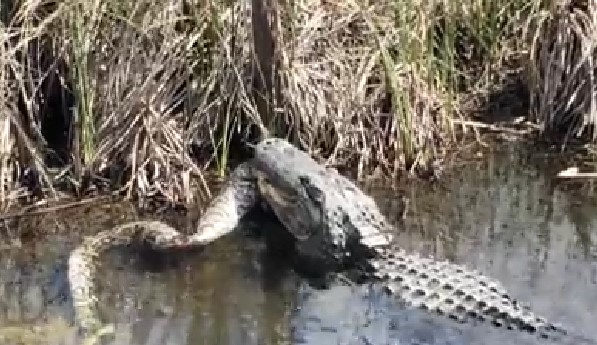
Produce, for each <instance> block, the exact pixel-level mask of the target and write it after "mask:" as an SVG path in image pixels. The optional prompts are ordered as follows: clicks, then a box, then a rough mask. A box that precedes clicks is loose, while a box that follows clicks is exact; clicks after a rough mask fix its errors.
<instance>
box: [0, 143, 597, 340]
mask: <svg viewBox="0 0 597 345" xmlns="http://www.w3.org/2000/svg"><path fill="white" fill-rule="evenodd" d="M554 162H555V160H554V157H553V156H551V155H548V154H541V153H530V152H527V151H524V150H520V149H514V148H508V147H506V148H504V149H503V150H500V152H497V153H495V154H491V155H489V156H488V157H486V158H483V159H482V160H478V161H472V162H467V163H466V164H463V165H462V166H460V167H457V168H455V169H453V171H452V172H451V173H450V175H449V176H446V177H445V178H444V179H443V180H442V182H441V184H436V185H433V186H429V185H422V186H404V187H403V192H404V193H405V195H406V196H407V197H408V199H409V200H410V204H409V208H408V212H407V217H406V219H405V220H404V221H400V222H399V223H400V225H399V226H398V227H397V228H398V230H397V232H398V236H399V240H400V243H401V244H402V245H403V246H404V247H406V248H407V249H409V250H417V251H420V252H424V253H429V254H433V255H435V256H438V257H440V258H449V259H450V260H452V261H455V262H458V263H461V264H465V265H467V266H469V267H473V268H477V269H479V270H481V271H483V272H484V273H486V274H488V275H490V276H492V277H494V278H496V279H498V280H500V281H502V282H503V284H504V285H505V286H506V287H507V288H508V289H509V290H510V291H511V292H512V294H513V295H514V296H515V297H516V298H518V299H520V300H522V301H524V302H526V303H528V304H529V305H530V306H531V307H532V309H533V310H535V311H536V312H537V313H539V314H541V315H543V316H545V317H547V318H548V319H550V320H552V321H554V322H558V323H562V324H564V325H566V326H567V327H569V328H570V329H572V330H574V331H578V332H579V333H581V334H584V335H586V336H588V337H591V338H596V339H597V329H596V328H595V327H594V323H595V320H596V319H597V289H596V287H597V246H596V245H595V241H596V240H597V212H595V209H596V204H597V202H596V201H597V199H596V198H595V197H594V196H593V194H592V192H589V191H588V190H589V189H588V188H580V187H579V186H578V185H576V184H571V183H567V182H561V181H556V180H555V179H554V178H553V176H554V175H555V172H556V171H555V168H556V165H557V164H555V163H554ZM585 187H586V186H585ZM371 193H372V194H374V195H375V196H376V198H377V200H378V201H379V204H380V206H381V207H382V208H383V210H384V212H385V214H386V215H388V216H389V218H394V219H393V220H395V221H397V222H398V218H399V217H400V216H401V213H400V212H399V211H398V209H400V207H399V206H398V202H397V198H396V192H389V191H387V190H380V189H371ZM77 212H79V213H77ZM135 217H136V215H135V214H133V213H131V212H130V210H128V209H126V210H125V211H122V210H121V209H120V208H117V207H115V206H106V207H97V206H96V207H95V208H94V209H92V210H90V211H86V212H84V213H83V214H81V212H80V211H70V212H64V213H60V214H55V215H48V216H47V217H45V218H43V219H37V220H29V221H27V222H25V221H21V222H19V223H6V224H5V226H4V228H3V229H2V231H3V232H5V233H10V234H12V235H13V237H14V234H15V233H21V232H26V231H30V230H31V228H32V227H34V228H39V229H43V232H49V233H51V234H50V235H47V236H45V237H43V238H42V240H41V241H40V240H31V241H23V242H20V241H14V240H12V241H11V240H8V238H10V236H5V237H3V241H2V242H1V244H2V246H1V247H2V249H0V258H1V261H0V265H1V267H0V270H1V271H0V343H2V344H7V345H8V344H11V343H14V344H17V343H23V344H78V343H79V341H80V339H78V338H77V336H76V333H75V332H74V330H73V329H72V328H69V327H68V326H69V325H70V324H71V323H72V306H71V305H70V300H69V293H68V283H67V282H66V279H65V274H66V272H65V269H66V257H67V255H68V252H69V250H71V249H72V248H73V246H74V245H75V244H76V243H78V241H80V236H81V234H82V233H86V234H90V233H94V232H97V231H99V230H101V229H103V228H106V227H109V226H111V225H113V224H116V223H120V222H123V221H125V220H132V219H134V218H135ZM173 218H174V219H173V223H174V224H176V226H177V227H179V228H181V229H186V230H187V231H190V230H191V229H192V228H193V222H192V220H191V218H192V217H189V218H188V219H187V218H185V219H182V218H184V217H178V218H177V217H173ZM274 230H275V229H274ZM147 259H148V258H147V256H146V255H137V254H134V253H131V252H130V251H126V250H123V251H117V252H115V253H114V254H113V255H108V256H107V258H106V260H105V265H104V266H103V268H102V269H101V270H100V273H99V275H100V279H99V282H100V287H99V288H100V291H101V293H100V301H101V303H102V313H103V315H104V318H105V319H107V320H110V321H112V322H114V323H116V327H117V334H116V337H115V339H114V340H113V342H111V343H112V344H138V345H150V344H156V345H157V344H172V345H182V344H185V345H186V344H230V345H232V344H351V345H353V344H354V345H356V344H376V345H377V344H463V345H464V344H540V343H541V342H540V341H539V340H537V339H535V338H534V337H533V336H528V335H523V334H518V333H516V332H513V331H507V330H501V329H493V328H491V327H490V326H487V325H482V324H477V325H471V324H465V325H461V324H457V323H455V322H452V321H449V320H445V319H443V318H442V317H436V316H433V315H429V314H427V313H424V312H422V311H417V310H408V309H404V308H401V307H400V306H399V305H398V304H397V303H395V302H394V301H393V300H392V298H391V297H387V296H385V295H384V294H383V293H381V292H380V291H379V289H378V288H377V287H375V286H373V287H370V286H360V287H354V286H345V285H342V284H335V285H333V286H331V287H330V288H329V289H326V290H316V289H313V288H310V287H309V286H308V284H306V283H305V282H304V280H302V279H300V278H299V277H297V275H296V274H294V273H293V272H292V271H291V270H289V269H287V268H286V267H285V266H284V264H283V263H281V262H279V260H277V259H272V258H271V257H270V256H267V255H266V254H265V250H264V245H263V244H262V242H261V241H260V240H258V239H256V238H254V237H251V236H247V235H246V233H240V234H236V235H233V236H230V237H228V238H226V239H223V240H222V241H219V242H218V243H216V244H214V245H213V246H210V247H209V248H206V249H205V250H204V251H201V252H198V253H192V254H189V255H188V256H186V257H172V258H170V257H164V256H153V257H152V260H147ZM18 336H20V337H21V338H18ZM15 339H16V340H15ZM23 339H26V340H23Z"/></svg>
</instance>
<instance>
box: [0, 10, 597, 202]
mask: <svg viewBox="0 0 597 345" xmlns="http://www.w3.org/2000/svg"><path fill="white" fill-rule="evenodd" d="M596 7H597V5H596V4H595V3H594V1H569V0H568V1H564V0H562V1H557V0H553V1H546V0H544V1H542V0H534V1H525V0H464V1H446V0H444V1H438V0H421V1H405V0H380V1H377V0H376V1H359V2H356V1H334V0H332V1H324V0H299V1H293V2H269V1H264V0H252V1H222V0H203V1H196V0H169V1H162V2H154V1H148V0H137V1H121V0H103V1H100V0H72V1H54V2H39V1H33V0H3V1H2V2H1V7H0V203H1V205H2V208H7V207H9V206H11V205H13V204H14V203H15V202H20V201H23V200H29V199H30V198H31V197H32V196H33V197H35V198H39V197H42V198H45V197H51V198H54V197H59V196H61V195H65V193H66V194H72V193H75V194H77V195H79V196H81V195H85V194H87V193H90V192H91V191H92V188H96V189H97V188H100V189H101V188H104V189H105V190H104V191H107V190H110V191H114V190H117V191H119V192H121V193H125V194H126V195H127V196H138V197H143V198H146V197H158V196H159V197H161V198H164V199H165V200H168V201H170V202H175V203H183V204H187V203H191V202H194V201H197V199H199V200H202V199H206V198H209V197H210V192H209V187H208V185H207V183H206V182H205V176H204V175H205V174H206V173H207V172H209V171H212V172H213V171H215V172H217V173H218V174H219V175H224V174H225V171H226V169H227V166H228V165H229V164H230V160H231V159H234V158H235V156H239V155H240V154H241V151H242V150H241V148H242V147H243V142H245V141H251V140H256V139H258V138H259V137H262V136H265V135H275V136H283V137H288V138H289V139H290V140H291V141H293V142H294V143H296V144H297V145H299V146H301V147H303V148H304V149H307V150H309V151H310V152H311V153H313V154H315V155H317V156H319V157H320V158H321V159H325V160H326V162H327V163H330V164H334V165H338V166H343V167H349V168H351V169H353V170H354V171H355V172H357V173H358V174H359V176H364V175H366V174H368V173H370V172H371V171H373V170H377V171H378V172H380V173H382V174H384V175H389V176H396V175H399V174H400V173H401V172H405V171H410V172H414V173H417V174H423V175H426V174H430V173H433V172H434V171H435V170H436V169H437V168H438V166H439V165H441V159H442V157H443V155H444V153H445V151H446V149H447V148H449V147H450V145H451V144H452V143H454V142H455V141H456V140H459V138H461V137H462V134H463V133H464V134H466V132H467V129H468V127H469V126H470V125H471V124H473V127H474V122H473V121H471V120H484V121H490V120H495V119H494V118H493V117H492V116H490V115H491V114H498V115H500V116H501V117H505V118H508V117H517V116H527V115H530V116H529V119H530V120H532V121H536V122H537V123H538V124H539V125H540V126H541V128H543V129H544V130H545V132H550V133H551V132H563V133H565V134H566V136H564V138H567V137H568V136H569V135H572V136H574V137H578V136H584V133H585V132H587V131H589V132H591V131H590V126H588V125H592V124H593V123H594V122H595V118H596V116H597V115H595V113H596V111H597V110H596V91H595V90H596V87H595V81H594V78H595V77H594V71H595V67H594V63H595V62H596V47H597V34H596V33H597V31H596V30H597V29H596V28H597V15H596V13H597V12H596V10H597V8H596ZM517 105H520V106H518V107H517ZM501 117H500V118H501ZM587 139H589V140H593V141H594V139H595V135H590V136H588V137H587Z"/></svg>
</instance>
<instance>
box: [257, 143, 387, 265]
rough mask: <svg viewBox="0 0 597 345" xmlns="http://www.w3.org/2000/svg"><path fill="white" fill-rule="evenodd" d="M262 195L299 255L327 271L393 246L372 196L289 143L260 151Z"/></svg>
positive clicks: (266, 146)
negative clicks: (377, 249) (375, 248)
mask: <svg viewBox="0 0 597 345" xmlns="http://www.w3.org/2000/svg"><path fill="white" fill-rule="evenodd" d="M251 165H252V166H253V167H254V168H255V170H256V175H257V176H258V178H257V181H258V182H257V186H258V189H259V194H260V195H261V197H262V198H263V199H264V200H265V201H266V202H267V204H268V205H269V207H270V208H271V209H272V210H273V212H274V213H275V215H276V217H277V218H278V219H279V220H280V221H281V223H282V224H283V225H284V226H285V228H286V229H287V231H288V232H289V233H290V234H291V236H292V237H293V239H294V240H295V246H296V251H297V256H298V257H300V258H302V259H303V260H305V259H306V258H309V260H310V261H311V262H312V264H311V265H312V266H313V267H318V268H320V269H321V270H322V271H330V270H331V271H334V270H338V269H343V268H344V267H345V266H346V264H347V263H351V264H352V263H354V261H355V260H360V259H363V258H365V257H366V256H367V254H366V252H367V251H368V249H369V248H370V247H375V246H380V245H387V244H389V243H390V241H391V237H390V236H389V234H387V233H385V232H384V231H385V230H387V229H388V226H387V224H386V221H385V217H384V216H383V215H382V214H381V213H380V211H379V210H378V208H377V205H376V204H375V202H374V201H373V199H372V198H371V197H369V196H368V195H366V194H364V193H363V192H362V191H361V190H360V189H358V188H356V186H355V185H354V184H353V183H352V182H350V181H349V180H348V179H347V178H345V177H344V176H342V175H340V174H339V173H338V172H337V171H336V170H335V169H330V168H325V167H323V166H322V165H320V164H318V163H317V162H316V161H315V160H313V158H311V157H310V156H309V154H307V153H306V152H304V151H301V150H299V149H297V148H296V147H295V146H293V145H292V144H290V143H289V142H287V141H285V140H283V139H275V138H272V139H266V140H264V141H262V142H260V143H259V144H257V145H255V146H254V157H253V159H252V161H251Z"/></svg>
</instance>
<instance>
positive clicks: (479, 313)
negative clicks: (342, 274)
mask: <svg viewBox="0 0 597 345" xmlns="http://www.w3.org/2000/svg"><path fill="white" fill-rule="evenodd" d="M376 253H377V255H376V256H375V257H374V258H372V259H370V264H371V266H372V267H371V268H372V273H371V277H372V278H374V279H375V280H377V281H382V282H383V283H384V285H385V286H384V287H385V289H386V291H387V292H388V293H390V294H392V295H394V296H396V297H398V298H399V299H400V300H401V302H403V303H405V304H406V305H407V306H411V307H417V308H421V309H424V310H427V311H429V312H433V313H436V314H439V315H443V316H446V317H448V318H450V319H453V320H455V321H457V322H462V323H464V322H468V321H473V320H476V321H482V322H489V323H490V324H491V325H493V326H495V327H503V328H507V329H511V330H520V331H524V332H527V333H531V334H535V335H537V336H538V337H540V338H544V339H553V340H558V341H566V342H568V341H570V343H571V344H593V345H596V344H597V340H591V339H588V338H585V337H583V336H578V335H572V334H570V333H569V332H568V331H567V330H566V329H564V328H563V327H562V326H560V325H557V324H554V323H551V322H548V321H547V320H546V319H545V318H543V317H540V316H538V315H536V314H535V313H533V312H532V311H531V310H530V309H529V308H528V307H527V306H524V305H522V304H520V303H519V302H518V301H516V300H515V299H513V298H512V297H511V296H510V294H509V293H508V291H506V289H505V288H504V286H502V285H501V284H500V283H499V282H497V281H496V280H493V279H491V278H489V277H487V276H484V275H483V274H481V273H480V272H478V271H476V270H472V269H468V268H465V267H463V266H460V265H457V264H454V263H450V262H448V261H439V260H436V259H434V258H429V257H423V256H421V255H419V254H416V253H407V252H406V251H404V250H403V249H400V248H397V247H395V246H383V247H377V248H376Z"/></svg>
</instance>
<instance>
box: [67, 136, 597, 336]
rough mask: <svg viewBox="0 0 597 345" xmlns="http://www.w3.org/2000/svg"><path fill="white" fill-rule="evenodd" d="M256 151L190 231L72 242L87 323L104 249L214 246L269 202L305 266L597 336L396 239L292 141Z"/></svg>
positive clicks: (533, 328)
mask: <svg viewBox="0 0 597 345" xmlns="http://www.w3.org/2000/svg"><path fill="white" fill-rule="evenodd" d="M251 151H252V157H251V158H250V159H249V160H248V161H247V162H244V163H242V164H240V165H239V166H238V167H237V168H236V169H235V170H234V171H233V172H232V173H231V176H230V178H229V180H228V181H227V184H226V185H225V186H224V188H223V189H222V191H221V192H220V194H219V195H218V196H217V197H216V198H215V199H214V200H213V201H212V203H211V204H210V206H209V207H208V208H207V209H206V210H205V212H204V213H203V214H202V217H201V219H200V221H199V224H198V227H197V231H196V232H195V233H193V234H191V235H188V236H187V235H182V234H180V233H179V232H177V231H176V230H175V229H172V228H171V227H169V226H167V225H165V224H163V223H160V222H135V223H134V224H130V225H126V224H125V225H122V226H119V227H117V228H115V229H116V230H112V229H111V230H106V231H105V232H103V233H100V234H98V235H96V236H95V237H91V238H88V239H86V240H85V242H84V243H83V244H82V245H81V246H80V247H79V248H78V249H77V250H75V251H74V252H73V254H72V255H71V257H70V259H69V263H70V269H69V276H70V279H71V290H72V293H73V300H74V301H75V302H78V304H76V305H75V309H76V312H77V314H78V315H79V316H80V324H82V325H83V324H86V325H87V326H88V327H89V328H90V327H92V325H95V324H97V322H98V321H97V316H96V310H95V309H94V307H93V305H94V303H96V301H97V299H96V295H95V293H94V292H93V286H92V284H91V283H90V281H91V280H92V276H93V269H94V267H95V265H96V263H95V261H94V260H95V259H96V257H97V256H98V254H99V253H100V252H101V251H103V250H105V249H107V248H108V247H110V246H112V245H116V244H123V243H129V242H131V241H137V240H141V241H143V242H144V243H146V244H148V245H150V246H152V247H153V248H154V249H158V250H164V249H166V250H167V249H180V248H195V247H201V246H205V245H208V244H209V243H211V242H213V241H215V240H217V239H218V238H220V237H222V236H224V235H226V234H228V233H230V232H232V231H234V230H235V228H236V227H237V225H238V223H239V222H240V221H241V219H242V218H243V217H244V216H245V215H247V214H248V213H250V211H251V210H252V209H254V208H256V207H259V205H264V206H265V207H266V208H267V209H269V210H271V212H272V213H273V214H274V215H275V216H276V217H277V218H278V220H279V221H280V223H281V224H282V225H283V228H284V230H283V231H280V233H273V234H272V233H270V234H266V236H268V237H270V238H276V237H284V238H285V239H289V240H290V242H291V244H292V249H293V250H292V253H293V254H292V257H293V260H294V261H295V267H297V268H298V270H299V271H305V272H308V273H309V274H311V275H323V276H329V275H334V274H336V273H338V272H351V274H349V275H347V277H349V279H351V280H352V281H353V282H354V283H364V282H374V283H378V284H381V285H382V286H384V288H385V290H386V291H387V292H388V293H390V294H391V295H394V296H396V298H397V299H398V300H399V301H400V302H402V303H403V304H405V305H407V306H412V307H416V308H421V309H424V310H427V311H429V312H431V313H436V314H439V315H444V316H446V317H448V318H450V319H453V320H455V321H457V322H469V321H473V320H474V321H482V322H488V323H490V324H491V325H493V326H496V327H503V328H507V329H510V330H519V331H524V332H528V333H532V334H536V335H538V336H539V337H540V338H551V339H556V340H565V339H569V340H570V343H573V344H579V343H589V344H597V341H594V340H591V339H587V338H584V337H582V336H580V335H574V334H572V333H570V332H568V331H567V330H566V329H564V328H563V327H562V326H560V325H557V324H554V323H551V322H549V321H547V320H546V319H545V318H543V317H540V316H538V315H536V314H535V313H533V312H532V311H531V310H530V309H529V308H528V307H527V306H524V305H522V304H521V303H519V302H518V301H517V300H516V299H514V298H513V297H511V295H510V293H508V291H507V290H506V289H505V287H504V286H503V285H502V284H500V283H499V282H498V281H496V280H493V279H491V278H489V277H487V276H485V275H483V274H482V273H480V272H479V271H476V270H473V269H469V268H466V267H464V266H461V265H457V264H454V263H450V262H448V261H445V260H443V261H442V260H436V259H434V258H433V257H425V256H422V255H419V254H417V253H408V252H406V251H405V250H404V249H402V248H401V247H400V246H399V245H398V244H397V243H396V239H395V236H394V232H395V231H396V227H394V226H393V225H392V224H390V223H389V222H388V221H387V220H386V218H385V217H384V216H383V214H382V213H381V211H380V210H379V208H378V206H377V204H376V202H375V201H374V200H373V198H371V197H370V196H368V195H366V194H365V193H364V192H363V191H362V190H361V189H360V188H358V187H357V185H356V184H355V183H353V182H352V181H351V180H350V179H348V178H347V177H344V176H343V175H341V174H340V173H338V172H337V171H336V170H335V169H332V168H326V167H324V166H322V165H320V164H319V163H317V162H316V161H315V160H314V159H313V158H312V157H311V156H310V155H309V154H308V153H306V152H304V151H302V150H300V149H298V148H297V147H295V146H294V145H292V144H291V143H289V142H288V141H286V140H284V139H278V138H269V139H265V140H263V141H261V142H259V143H258V144H255V145H251Z"/></svg>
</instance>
